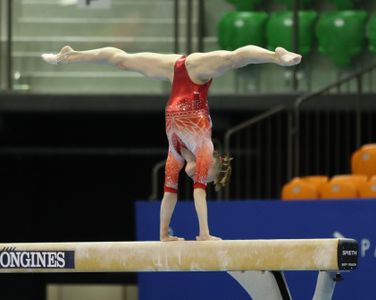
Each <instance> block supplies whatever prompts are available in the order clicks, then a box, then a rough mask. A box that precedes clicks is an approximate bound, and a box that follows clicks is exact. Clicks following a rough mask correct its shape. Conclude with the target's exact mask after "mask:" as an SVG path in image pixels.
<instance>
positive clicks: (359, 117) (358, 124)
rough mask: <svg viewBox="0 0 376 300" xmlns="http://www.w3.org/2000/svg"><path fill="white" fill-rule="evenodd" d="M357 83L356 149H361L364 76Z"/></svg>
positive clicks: (358, 78)
mask: <svg viewBox="0 0 376 300" xmlns="http://www.w3.org/2000/svg"><path fill="white" fill-rule="evenodd" d="M356 83H357V97H356V100H355V101H356V121H355V122H356V148H359V147H360V146H361V143H362V113H361V109H360V103H361V101H362V93H363V82H362V75H358V76H357V77H356Z"/></svg>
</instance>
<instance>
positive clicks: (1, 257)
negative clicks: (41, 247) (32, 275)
mask: <svg viewBox="0 0 376 300" xmlns="http://www.w3.org/2000/svg"><path fill="white" fill-rule="evenodd" d="M0 269H74V251H24V250H20V251H18V250H17V249H16V248H4V249H2V250H1V251H0Z"/></svg>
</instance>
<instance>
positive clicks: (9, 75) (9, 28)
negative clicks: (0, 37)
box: [6, 0, 13, 91]
mask: <svg viewBox="0 0 376 300" xmlns="http://www.w3.org/2000/svg"><path fill="white" fill-rule="evenodd" d="M12 14H13V9H12V0H8V1H7V21H8V22H7V50H6V57H7V71H6V77H7V84H6V89H7V91H11V90H12V88H13V76H12V70H13V65H12V22H13V18H12Z"/></svg>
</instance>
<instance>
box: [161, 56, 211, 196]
mask: <svg viewBox="0 0 376 300" xmlns="http://www.w3.org/2000/svg"><path fill="white" fill-rule="evenodd" d="M185 61H186V57H185V56H182V57H180V58H179V59H178V60H177V61H176V63H175V66H174V78H173V83H172V91H171V95H170V98H169V100H168V102H167V105H166V134H167V139H168V143H169V149H168V156H167V162H166V168H165V185H164V190H165V191H166V192H172V193H176V192H177V187H178V180H179V173H180V171H181V169H182V168H183V166H184V158H183V157H182V156H181V148H182V147H184V148H186V149H188V150H189V151H191V152H192V153H193V154H194V156H195V158H196V171H195V175H194V188H206V179H207V176H208V171H209V168H210V166H211V164H212V158H213V143H212V140H211V134H212V122H211V119H210V115H209V107H208V101H207V95H208V89H209V86H210V84H211V80H210V81H208V82H207V83H205V84H196V83H194V82H192V80H191V79H190V77H189V75H188V71H187V69H186V66H185Z"/></svg>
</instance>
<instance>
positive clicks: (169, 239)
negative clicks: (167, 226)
mask: <svg viewBox="0 0 376 300" xmlns="http://www.w3.org/2000/svg"><path fill="white" fill-rule="evenodd" d="M160 240H161V242H179V241H184V238H180V237H177V236H171V235H166V236H161V237H160Z"/></svg>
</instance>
